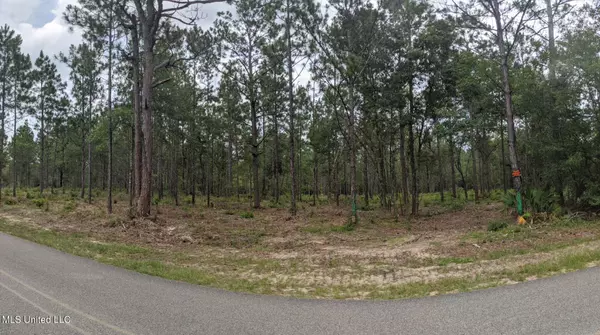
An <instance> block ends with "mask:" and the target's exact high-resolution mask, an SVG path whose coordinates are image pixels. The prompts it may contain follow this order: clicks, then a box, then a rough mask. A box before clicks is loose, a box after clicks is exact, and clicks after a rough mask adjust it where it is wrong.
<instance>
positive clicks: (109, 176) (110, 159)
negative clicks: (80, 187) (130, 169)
mask: <svg viewBox="0 0 600 335" xmlns="http://www.w3.org/2000/svg"><path fill="white" fill-rule="evenodd" d="M111 4H112V1H111ZM108 25H109V29H108V64H107V66H108V100H107V103H108V171H107V182H108V196H107V199H106V211H107V212H108V214H112V211H113V208H112V202H113V201H112V180H113V129H112V128H113V125H112V66H113V64H112V63H113V62H112V60H113V58H112V53H113V11H112V10H111V11H110V19H109V21H108Z"/></svg>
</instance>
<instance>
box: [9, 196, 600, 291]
mask: <svg viewBox="0 0 600 335" xmlns="http://www.w3.org/2000/svg"><path fill="white" fill-rule="evenodd" d="M300 206H301V209H300V211H299V213H298V215H297V216H296V217H291V216H290V215H289V212H288V210H287V209H286V208H263V209H259V210H251V209H250V207H249V206H248V205H245V204H244V205H242V204H238V203H235V202H229V201H218V200H217V201H214V202H213V207H211V208H206V207H205V206H204V205H196V206H191V205H182V206H178V207H176V206H172V205H159V206H158V211H157V214H156V216H155V217H153V218H151V219H148V220H137V219H134V220H131V219H130V218H129V217H128V212H129V209H128V203H127V201H126V200H125V199H119V200H118V201H117V202H116V204H115V205H114V209H115V214H113V215H107V214H106V213H105V210H104V202H103V201H97V202H96V203H94V204H91V205H90V204H86V203H84V202H81V201H79V200H65V199H55V200H52V199H51V200H50V201H49V202H48V204H47V205H46V206H35V205H33V204H31V203H30V202H29V201H27V200H22V201H19V202H18V203H17V204H13V205H6V204H4V205H3V206H2V208H1V209H0V218H3V219H5V220H7V221H9V222H15V223H19V224H26V225H29V226H35V227H43V228H47V229H52V230H55V231H59V232H66V233H80V234H84V235H86V236H88V237H89V238H90V239H92V240H97V241H99V242H100V243H101V242H119V243H127V244H135V245H140V246H149V247H152V248H155V249H160V250H165V251H169V252H174V253H178V254H185V255H188V256H189V257H188V258H187V259H186V260H185V261H183V262H184V263H185V266H192V267H196V268H199V269H202V270H204V271H207V272H209V273H218V274H226V275H228V276H233V277H235V278H239V279H243V280H248V281H256V282H267V283H269V284H270V285H274V286H276V287H278V288H279V290H280V293H281V294H284V295H285V294H288V293H290V294H294V293H297V292H304V293H307V292H314V291H315V290H317V291H318V290H320V289H323V288H326V287H346V288H348V290H350V289H351V288H353V290H354V291H353V293H352V294H349V295H348V296H350V297H354V298H361V297H363V296H364V297H366V296H368V295H369V294H370V292H368V291H367V289H366V288H371V290H372V289H373V288H375V289H377V288H381V287H385V286H386V285H398V284H404V283H416V282H419V283H423V282H425V283H426V282H432V281H437V280H440V279H444V278H475V277H478V276H482V275H486V274H489V275H492V274H493V275H494V276H500V277H498V279H499V280H505V279H502V278H501V274H502V273H505V272H506V271H511V270H513V269H517V268H519V267H522V266H524V265H526V264H535V263H537V262H540V261H543V260H548V259H551V258H553V257H555V255H556V253H557V252H562V253H565V252H569V251H570V250H574V249H577V248H600V242H597V240H598V239H599V237H600V234H599V233H600V229H599V228H597V227H596V225H591V224H574V225H570V226H569V225H566V226H565V225H554V224H548V223H536V224H534V225H526V226H519V227H517V226H515V225H514V224H513V222H514V217H513V216H512V215H511V214H510V213H508V212H507V211H506V210H505V208H504V207H503V205H502V204H500V203H494V202H482V203H479V204H475V203H467V204H463V205H462V206H454V207H452V206H446V207H444V206H438V205H431V206H430V207H428V208H427V209H426V210H424V211H423V212H424V213H426V214H425V215H422V216H419V217H416V218H407V217H400V218H399V219H396V218H395V216H394V215H393V213H391V212H389V211H386V210H384V209H374V210H369V211H361V212H359V216H360V221H359V224H358V225H357V227H356V228H355V229H354V230H352V231H347V230H346V229H344V224H345V223H346V222H347V219H348V214H349V213H348V210H347V209H346V208H343V207H336V206H335V205H330V204H322V205H318V206H316V207H313V206H310V205H309V204H308V203H301V205H300ZM38 207H39V208H38ZM490 222H506V223H507V224H509V227H508V228H505V229H501V230H499V231H495V232H491V231H488V230H487V227H488V224H489V223H490ZM577 222H578V221H577ZM499 274H500V275H499ZM505 281H506V280H505ZM361 290H364V291H361ZM434 293H435V292H434ZM331 294H333V293H331Z"/></svg>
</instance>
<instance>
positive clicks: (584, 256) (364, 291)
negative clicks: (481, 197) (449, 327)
mask: <svg viewBox="0 0 600 335" xmlns="http://www.w3.org/2000/svg"><path fill="white" fill-rule="evenodd" d="M0 231H2V232H5V233H8V234H10V235H13V236H17V237H20V238H23V239H26V240H30V241H33V242H36V243H39V244H42V245H46V246H49V247H52V248H55V249H58V250H61V251H64V252H67V253H70V254H73V255H77V256H82V257H87V258H91V259H94V260H96V261H99V262H101V263H105V264H109V265H113V266H117V267H122V268H125V269H129V270H133V271H137V272H140V273H144V274H148V275H153V276H158V277H162V278H166V279H172V280H178V281H184V282H188V283H192V284H198V285H205V286H212V287H217V288H222V289H226V290H230V291H241V292H249V293H259V294H282V295H291V296H295V297H300V298H334V299H348V298H366V299H377V300H379V299H399V298H414V297H422V296H427V295H430V294H431V293H432V292H435V293H436V294H444V293H450V292H464V291H471V290H474V289H481V288H488V287H494V286H498V285H502V284H503V283H505V282H506V281H507V280H511V281H523V280H526V279H527V278H530V277H532V276H535V277H537V278H541V277H546V276H549V275H552V274H556V273H561V272H567V271H573V270H578V269H583V268H586V267H588V266H589V264H590V263H592V262H596V261H599V260H600V250H594V249H582V250H579V251H577V252H574V253H570V254H557V256H556V257H555V258H554V259H552V260H550V261H545V262H541V263H537V264H532V265H525V266H522V267H519V268H517V269H516V270H513V271H500V272H496V273H493V274H486V275H483V276H477V277H465V278H444V279H440V280H435V281H429V282H414V283H407V284H400V285H386V286H374V285H360V286H348V285H331V286H327V287H304V286H300V285H298V284H297V283H294V282H289V281H286V282H280V283H277V284H275V285H273V284H271V283H270V282H269V281H268V280H266V279H262V280H247V279H239V278H232V277H229V276H226V275H219V274H216V273H208V272H206V271H203V270H201V269H198V268H195V267H193V266H190V261H193V258H192V257H191V256H189V255H186V254H182V253H175V252H168V251H163V250H155V249H151V248H145V247H139V246H134V245H126V244H119V243H101V242H96V241H93V240H92V239H91V238H90V237H89V236H86V235H83V234H68V233H62V232H55V231H52V230H45V229H41V228H32V227H26V226H22V225H18V224H9V223H6V222H4V221H0ZM215 261H216V260H215ZM220 261H221V262H232V260H220ZM473 261H474V260H472V259H470V258H444V259H440V260H438V262H439V265H441V266H444V265H447V264H450V263H470V262H473ZM235 262H237V265H243V264H244V263H248V262H250V263H253V264H254V263H256V264H255V265H256V266H257V267H259V268H261V271H263V270H264V271H267V272H271V273H276V272H278V271H279V270H282V269H281V266H280V265H279V264H278V263H277V262H275V261H272V260H262V261H260V262H257V260H248V259H236V260H235ZM263 263H264V264H263ZM228 265H235V264H228Z"/></svg>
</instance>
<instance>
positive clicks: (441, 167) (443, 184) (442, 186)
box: [437, 136, 446, 202]
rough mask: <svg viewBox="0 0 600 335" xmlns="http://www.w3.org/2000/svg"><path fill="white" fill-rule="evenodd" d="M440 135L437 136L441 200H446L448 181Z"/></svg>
mask: <svg viewBox="0 0 600 335" xmlns="http://www.w3.org/2000/svg"><path fill="white" fill-rule="evenodd" d="M440 141H441V140H440V136H438V137H437V157H438V158H437V163H438V167H439V175H440V200H441V201H442V202H444V189H445V188H446V182H445V180H444V162H443V161H444V160H443V157H442V154H441V150H440Z"/></svg>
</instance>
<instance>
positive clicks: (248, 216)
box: [240, 212, 254, 219]
mask: <svg viewBox="0 0 600 335" xmlns="http://www.w3.org/2000/svg"><path fill="white" fill-rule="evenodd" d="M240 217H241V218H242V219H253V218H254V213H252V212H244V213H242V214H241V215H240Z"/></svg>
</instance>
